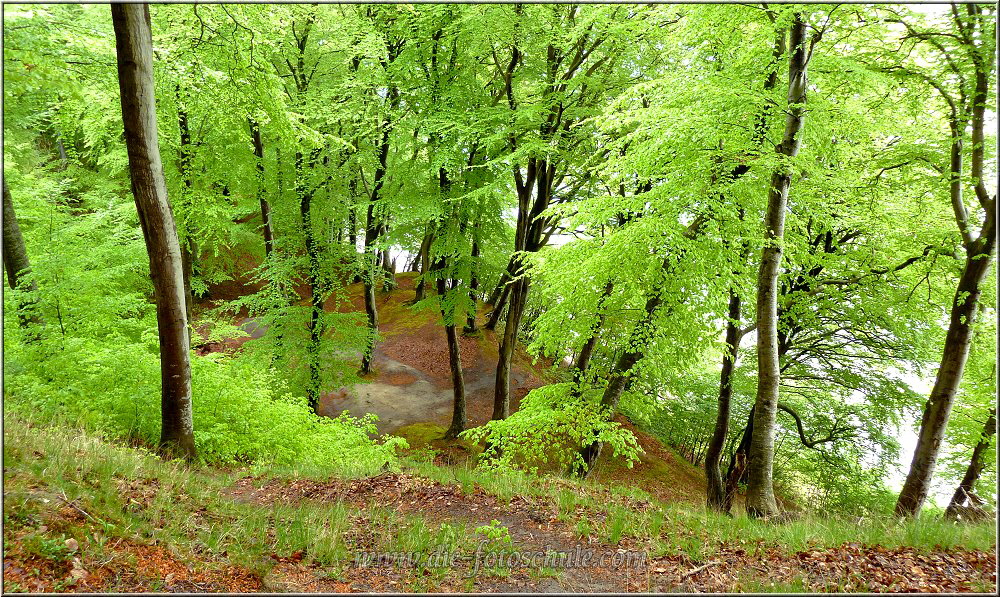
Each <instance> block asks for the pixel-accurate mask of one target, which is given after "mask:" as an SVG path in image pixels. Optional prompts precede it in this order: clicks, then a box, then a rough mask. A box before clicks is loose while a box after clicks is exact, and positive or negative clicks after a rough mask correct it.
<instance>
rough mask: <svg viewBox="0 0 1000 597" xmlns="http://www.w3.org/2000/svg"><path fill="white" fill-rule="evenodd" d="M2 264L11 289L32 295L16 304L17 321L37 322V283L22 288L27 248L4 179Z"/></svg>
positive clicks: (24, 324) (26, 271)
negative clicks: (35, 306) (35, 296)
mask: <svg viewBox="0 0 1000 597" xmlns="http://www.w3.org/2000/svg"><path fill="white" fill-rule="evenodd" d="M3 264H4V267H5V268H6V270H7V283H8V284H9V285H10V287H11V289H12V290H18V289H20V290H25V291H27V292H28V293H30V294H31V295H32V297H28V298H26V299H24V300H22V301H21V302H20V304H19V305H18V307H17V311H18V312H17V320H18V323H19V324H20V325H21V327H28V325H29V324H32V323H38V322H39V321H40V318H39V317H38V315H37V313H35V312H34V309H33V305H34V303H35V299H34V298H33V295H34V294H35V292H37V290H38V285H37V284H36V283H35V281H34V280H31V281H30V283H28V286H27V288H23V286H24V284H22V281H23V278H22V277H23V276H25V275H27V274H30V273H31V262H30V261H29V260H28V250H27V248H26V247H25V246H24V237H23V236H21V227H20V226H18V224H17V215H16V214H15V213H14V200H13V199H12V198H11V196H10V189H9V188H8V187H7V180H6V179H4V181H3Z"/></svg>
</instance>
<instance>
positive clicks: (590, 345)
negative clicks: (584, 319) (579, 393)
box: [573, 280, 615, 386]
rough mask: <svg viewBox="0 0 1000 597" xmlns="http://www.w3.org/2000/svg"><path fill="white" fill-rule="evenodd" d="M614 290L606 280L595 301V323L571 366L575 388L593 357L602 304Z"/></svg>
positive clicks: (598, 335) (599, 331)
mask: <svg viewBox="0 0 1000 597" xmlns="http://www.w3.org/2000/svg"><path fill="white" fill-rule="evenodd" d="M614 290H615V283H614V282H612V281H610V280H608V283H607V284H605V285H604V290H603V291H602V292H601V296H600V298H598V299H597V321H595V322H594V325H592V326H591V327H590V336H589V337H588V338H587V341H586V342H584V343H583V347H582V348H580V354H579V355H577V357H576V362H575V363H574V364H573V381H574V382H575V383H576V384H577V386H579V385H580V384H582V383H583V380H584V377H585V376H586V374H587V369H588V368H589V367H590V359H591V358H592V357H593V356H594V348H596V347H597V339H598V338H599V337H600V335H601V328H603V327H604V317H605V311H604V302H605V301H607V300H608V297H610V296H611V293H612V292H614Z"/></svg>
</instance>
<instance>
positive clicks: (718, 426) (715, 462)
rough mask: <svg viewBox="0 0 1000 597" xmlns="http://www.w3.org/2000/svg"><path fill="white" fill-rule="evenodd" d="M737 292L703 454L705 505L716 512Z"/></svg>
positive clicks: (736, 343) (721, 489)
mask: <svg viewBox="0 0 1000 597" xmlns="http://www.w3.org/2000/svg"><path fill="white" fill-rule="evenodd" d="M740 307H741V304H740V295H739V294H738V293H737V292H736V290H735V289H733V288H731V289H730V290H729V313H728V317H729V319H728V321H727V322H726V348H725V352H724V353H723V355H722V375H721V377H720V380H719V411H718V414H717V415H716V418H715V430H714V431H713V432H712V440H711V441H710V442H709V444H708V450H707V453H706V455H705V476H706V478H707V479H708V497H707V500H708V502H707V503H708V507H709V509H711V510H715V511H717V512H725V511H726V509H725V505H726V490H725V486H724V485H723V482H722V474H721V471H720V470H719V466H720V462H721V460H722V450H723V448H724V447H725V445H726V438H727V437H728V436H729V404H730V400H731V399H732V396H733V386H732V378H733V368H734V367H735V366H736V357H737V354H738V352H739V349H740V337H741V335H742V334H740V327H739V323H740V310H741V309H740Z"/></svg>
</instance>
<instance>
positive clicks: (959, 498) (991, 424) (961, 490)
mask: <svg viewBox="0 0 1000 597" xmlns="http://www.w3.org/2000/svg"><path fill="white" fill-rule="evenodd" d="M996 432H997V409H996V407H995V406H994V407H993V408H992V409H990V416H989V418H988V419H987V420H986V424H985V425H983V431H982V434H980V436H979V441H978V442H977V443H976V447H975V448H974V449H973V450H972V460H971V461H970V462H969V468H967V469H966V470H965V476H964V477H962V482H961V483H959V484H958V489H956V490H955V495H954V496H952V498H951V503H949V504H948V509H947V510H945V512H944V515H945V518H951V519H956V518H958V513H959V511H960V510H961V508H962V506H964V505H965V500H966V499H969V496H970V495H972V490H973V489H974V488H975V486H976V481H978V480H979V477H980V476H981V475H982V474H983V467H984V466H985V465H986V463H985V462H984V457H985V456H986V453H987V451H988V450H989V449H990V444H991V443H992V441H993V436H994V435H996Z"/></svg>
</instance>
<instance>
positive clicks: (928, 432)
mask: <svg viewBox="0 0 1000 597" xmlns="http://www.w3.org/2000/svg"><path fill="white" fill-rule="evenodd" d="M991 221H992V222H994V224H993V225H992V227H991V228H992V229H991V230H984V232H983V235H982V236H981V237H980V241H984V242H979V241H977V242H976V243H974V244H973V246H971V247H970V248H969V250H968V257H967V258H966V261H965V268H964V269H963V271H962V277H961V278H960V279H959V282H958V289H957V290H956V291H955V298H954V299H953V300H952V306H951V321H950V322H949V324H948V334H947V336H946V337H945V341H944V353H943V354H942V356H941V366H940V368H939V369H938V374H937V378H936V379H935V381H934V387H933V389H932V390H931V394H930V398H929V399H928V400H927V404H926V405H925V406H924V414H923V418H922V419H921V422H920V433H919V435H918V436H917V445H916V448H914V451H913V461H912V462H911V464H910V472H909V474H907V476H906V482H905V483H904V484H903V489H902V491H901V492H900V494H899V499H898V500H897V502H896V514H897V515H899V516H914V515H916V514H917V513H919V512H920V508H921V506H922V505H923V502H924V500H925V499H926V498H927V492H928V491H929V490H930V485H931V478H932V476H933V474H934V466H935V464H936V462H937V456H938V451H939V449H940V447H941V441H942V440H943V439H944V433H945V429H946V428H947V426H948V417H949V415H950V414H951V407H952V404H953V403H954V401H955V394H956V393H957V392H958V387H959V384H960V383H961V381H962V373H963V372H964V370H965V363H966V361H967V360H968V357H969V345H970V344H971V330H972V323H973V321H974V320H975V317H976V310H977V307H978V305H979V297H980V295H981V294H982V282H983V280H984V279H985V278H986V274H987V273H988V272H989V268H990V261H991V259H990V255H991V254H992V249H993V244H994V242H995V237H996V225H995V222H996V220H995V219H992V218H991Z"/></svg>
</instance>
